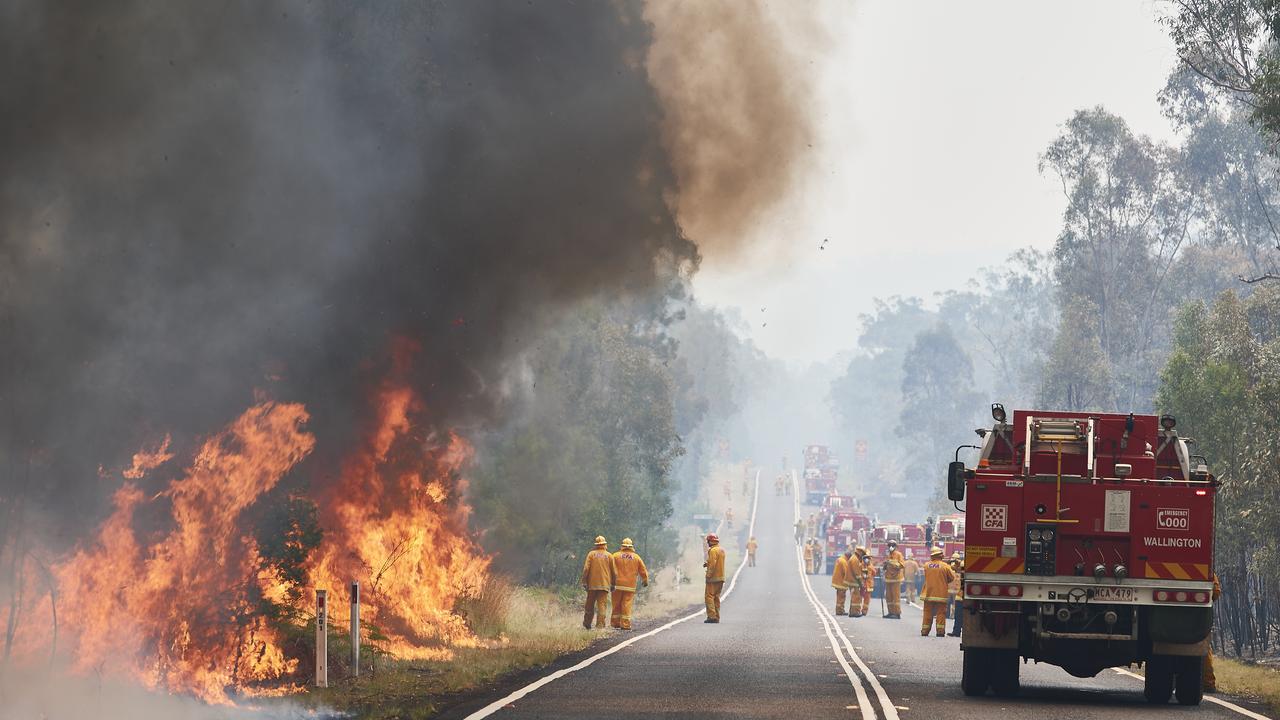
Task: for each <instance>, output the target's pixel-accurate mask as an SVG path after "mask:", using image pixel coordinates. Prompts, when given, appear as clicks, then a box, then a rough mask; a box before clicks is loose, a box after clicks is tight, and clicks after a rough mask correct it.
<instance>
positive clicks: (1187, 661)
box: [1174, 656, 1204, 705]
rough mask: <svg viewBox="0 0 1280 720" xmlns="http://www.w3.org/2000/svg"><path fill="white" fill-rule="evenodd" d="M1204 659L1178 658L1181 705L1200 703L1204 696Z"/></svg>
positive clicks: (1178, 686)
mask: <svg viewBox="0 0 1280 720" xmlns="http://www.w3.org/2000/svg"><path fill="white" fill-rule="evenodd" d="M1203 668H1204V659H1203V658H1201V657H1198V656H1197V657H1180V658H1178V672H1177V676H1176V678H1175V683H1174V684H1175V686H1176V689H1177V696H1178V704H1179V705H1199V704H1200V699H1201V698H1203V697H1204V685H1203V678H1202V677H1201V674H1202V673H1203V671H1204V670H1203Z"/></svg>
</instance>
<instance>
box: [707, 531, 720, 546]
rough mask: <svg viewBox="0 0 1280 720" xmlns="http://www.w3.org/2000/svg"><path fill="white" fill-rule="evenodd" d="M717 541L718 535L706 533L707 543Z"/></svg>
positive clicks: (713, 543) (718, 539)
mask: <svg viewBox="0 0 1280 720" xmlns="http://www.w3.org/2000/svg"><path fill="white" fill-rule="evenodd" d="M718 542H720V537H719V536H718V535H716V534H715V533H707V544H708V545H715V544H716V543H718Z"/></svg>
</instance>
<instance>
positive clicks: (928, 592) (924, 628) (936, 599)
mask: <svg viewBox="0 0 1280 720" xmlns="http://www.w3.org/2000/svg"><path fill="white" fill-rule="evenodd" d="M942 555H943V553H942V548H938V547H936V548H934V549H933V551H932V552H930V553H929V562H927V563H925V564H924V590H923V591H921V593H920V599H921V600H922V601H924V618H923V621H922V623H921V625H920V634H921V635H928V634H929V627H930V625H936V626H937V628H938V637H942V636H943V635H945V634H946V632H947V587H948V586H949V585H951V581H952V580H954V579H955V576H956V574H955V571H953V570H952V569H951V566H950V565H948V564H947V562H946V561H945V560H943V559H942Z"/></svg>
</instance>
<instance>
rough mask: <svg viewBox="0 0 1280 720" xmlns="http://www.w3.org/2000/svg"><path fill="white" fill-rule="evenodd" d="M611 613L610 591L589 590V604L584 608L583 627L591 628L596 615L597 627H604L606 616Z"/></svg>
mask: <svg viewBox="0 0 1280 720" xmlns="http://www.w3.org/2000/svg"><path fill="white" fill-rule="evenodd" d="M608 614H609V591H608V590H588V591H587V605H586V607H585V608H583V610H582V627H584V628H586V629H588V630H590V629H591V620H592V618H593V617H594V619H595V623H596V627H598V628H602V627H604V618H605V616H606V615H608Z"/></svg>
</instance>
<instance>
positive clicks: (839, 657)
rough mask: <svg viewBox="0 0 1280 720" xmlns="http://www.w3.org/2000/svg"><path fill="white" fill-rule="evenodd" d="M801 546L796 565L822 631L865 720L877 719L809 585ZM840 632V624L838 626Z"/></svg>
mask: <svg viewBox="0 0 1280 720" xmlns="http://www.w3.org/2000/svg"><path fill="white" fill-rule="evenodd" d="M800 552H801V551H800V548H796V567H797V569H798V570H799V571H800V585H801V587H803V588H804V594H805V598H806V599H807V600H808V601H809V604H810V605H811V606H812V607H813V614H814V615H816V616H818V622H820V623H822V631H823V632H824V633H826V634H827V640H829V641H831V652H833V653H835V656H836V661H837V662H839V663H840V667H842V668H844V674H845V676H846V677H848V678H849V684H850V685H852V686H853V692H854V695H855V696H856V697H857V699H858V707H859V708H860V709H861V710H862V718H863V720H876V709H875V705H874V704H872V702H871V700H870V698H868V697H867V691H866V690H865V689H863V687H862V679H861V678H860V677H858V673H857V671H855V670H854V669H853V666H852V665H850V664H849V661H848V660H846V659H845V657H844V653H842V652H840V643H839V641H837V640H836V637H835V635H832V634H831V628H830V627H829V625H830V624H834V623H832V622H831V621H828V619H827V616H826V615H825V614H823V612H822V603H820V602H819V601H818V598H817V596H816V595H815V594H814V592H813V588H811V587H809V579H808V576H807V575H805V572H804V559H803V558H802V557H801V555H800ZM836 631H837V632H839V626H838V625H837V626H836Z"/></svg>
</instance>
